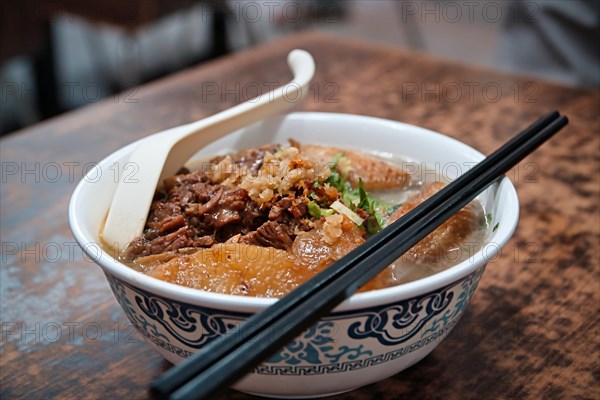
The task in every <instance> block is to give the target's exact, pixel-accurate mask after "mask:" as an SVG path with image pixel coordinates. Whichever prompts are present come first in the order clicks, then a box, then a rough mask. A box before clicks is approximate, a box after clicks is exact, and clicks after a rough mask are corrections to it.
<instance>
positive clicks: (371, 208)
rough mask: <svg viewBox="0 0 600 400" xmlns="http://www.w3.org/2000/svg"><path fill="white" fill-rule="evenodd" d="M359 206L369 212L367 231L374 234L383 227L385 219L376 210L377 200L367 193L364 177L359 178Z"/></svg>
mask: <svg viewBox="0 0 600 400" xmlns="http://www.w3.org/2000/svg"><path fill="white" fill-rule="evenodd" d="M358 197H359V202H358V208H362V209H363V210H365V211H366V212H368V213H369V217H368V218H367V219H366V220H365V222H364V224H363V225H364V227H365V229H366V230H367V233H369V234H371V235H373V234H375V233H377V232H379V231H380V230H381V229H383V219H382V218H381V217H380V216H378V213H377V212H376V211H375V201H374V200H372V199H371V198H370V197H369V195H368V194H367V192H366V190H365V188H364V185H363V181H362V179H360V178H359V179H358Z"/></svg>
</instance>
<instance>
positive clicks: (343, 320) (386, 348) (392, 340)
mask: <svg viewBox="0 0 600 400" xmlns="http://www.w3.org/2000/svg"><path fill="white" fill-rule="evenodd" d="M483 270H484V268H483V267H482V268H480V269H478V270H477V271H475V272H474V273H472V274H470V275H469V276H467V277H465V278H463V279H461V280H460V281H458V282H455V283H453V284H450V285H447V286H445V287H442V288H440V289H437V290H435V291H432V292H429V293H426V294H424V295H421V296H418V297H414V298H411V299H407V300H402V301H398V302H395V303H393V304H385V305H381V306H377V307H371V308H366V309H362V310H358V311H352V312H340V313H333V314H330V315H329V316H327V317H325V318H323V319H322V320H320V321H319V322H318V323H316V324H314V325H312V326H311V327H310V328H308V329H307V330H305V331H304V332H303V333H302V334H301V335H300V336H298V337H297V338H296V339H294V340H292V341H291V342H289V343H288V344H287V345H286V346H284V347H283V348H282V349H281V350H280V351H279V352H277V353H276V354H274V355H273V356H271V357H270V358H269V359H268V360H266V361H265V362H264V363H263V364H261V365H260V366H258V367H256V368H255V369H254V371H253V372H254V373H256V374H261V375H312V374H321V373H336V372H343V371H352V370H356V369H362V368H366V367H369V366H372V365H377V364H382V363H387V362H390V361H392V360H395V359H397V358H399V357H403V356H406V355H408V354H410V353H412V352H414V351H416V350H420V349H422V348H424V347H426V346H428V345H429V344H432V342H434V341H436V340H439V339H441V338H443V337H444V336H445V335H446V334H447V333H448V332H449V331H450V330H451V329H452V328H453V327H454V325H456V323H457V322H458V320H459V318H460V316H461V315H462V314H463V312H464V311H465V309H466V306H467V304H468V303H469V300H470V299H471V297H472V296H473V293H474V292H475V288H476V287H477V284H478V282H479V280H480V278H481V275H482V274H483ZM107 278H108V281H109V283H110V286H111V289H112V291H113V292H114V294H115V296H116V298H117V300H118V302H119V303H120V304H121V306H122V307H123V309H124V310H125V313H126V314H127V317H128V318H129V320H130V321H131V322H132V324H133V325H134V326H135V327H136V329H137V330H138V331H139V332H141V333H142V334H143V335H144V336H145V337H146V338H148V339H149V341H150V342H151V343H152V344H154V345H155V346H157V347H159V348H160V349H164V350H166V351H168V352H170V353H172V354H174V355H176V356H177V357H179V358H187V357H189V356H190V355H192V354H193V353H194V352H195V351H196V350H197V349H199V348H201V347H202V346H204V345H205V344H206V343H208V342H210V341H211V340H215V339H216V338H218V337H220V336H222V335H225V334H226V333H229V334H235V332H236V329H237V327H239V326H240V324H241V323H242V322H243V321H244V320H245V319H247V318H248V317H249V314H243V313H236V312H226V311H223V310H216V309H211V308H208V307H202V306H197V305H192V304H187V303H183V302H179V301H175V300H171V299H167V298H164V297H161V296H158V295H154V294H152V293H149V292H146V291H144V290H142V289H139V288H136V287H133V286H132V285H130V284H128V283H126V282H124V281H122V280H120V279H117V278H115V277H114V276H112V275H110V274H107Z"/></svg>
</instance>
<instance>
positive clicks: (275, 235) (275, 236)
mask: <svg viewBox="0 0 600 400" xmlns="http://www.w3.org/2000/svg"><path fill="white" fill-rule="evenodd" d="M293 234H294V233H293V231H291V229H290V227H288V226H287V225H283V224H280V223H277V222H275V221H268V222H265V223H264V224H262V225H261V226H260V227H259V228H258V229H257V230H255V231H254V232H250V233H249V234H247V235H245V236H242V237H241V238H240V243H246V244H254V245H257V246H263V247H275V248H276V249H282V250H287V249H289V248H290V247H291V246H292V243H293V242H294V239H293Z"/></svg>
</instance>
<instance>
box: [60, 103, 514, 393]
mask: <svg viewBox="0 0 600 400" xmlns="http://www.w3.org/2000/svg"><path fill="white" fill-rule="evenodd" d="M174 129H178V128H174ZM290 137H292V138H295V139H297V140H299V141H300V142H304V143H321V144H332V145H336V146H338V147H345V148H355V149H365V150H369V151H373V152H380V153H385V154H394V155H404V156H407V157H408V160H418V161H415V163H419V164H421V165H422V166H426V168H425V172H427V171H429V172H428V173H429V174H433V173H434V174H438V175H439V176H438V177H436V178H438V179H440V178H441V179H445V178H448V179H453V178H455V177H456V176H458V175H459V174H460V173H462V172H464V171H465V170H466V169H468V168H470V167H472V166H473V164H474V163H476V162H477V161H479V160H481V159H482V158H483V155H482V154H481V153H479V152H477V151H476V150H474V149H473V148H471V147H469V146H467V145H465V144H463V143H461V142H459V141H456V140H454V139H451V138H449V137H447V136H444V135H441V134H439V133H435V132H432V131H429V130H426V129H423V128H419V127H416V126H412V125H407V124H404V123H400V122H394V121H389V120H383V119H377V118H370V117H364V116H357V115H347V114H329V113H292V114H288V115H285V116H280V117H276V118H272V119H269V120H266V121H262V122H259V123H256V124H254V125H252V126H249V127H246V128H244V129H241V130H239V131H236V132H234V133H232V134H231V135H228V136H227V137H225V138H223V139H221V140H219V141H218V142H214V143H213V144H211V145H210V146H208V147H206V148H204V149H203V150H202V151H200V152H199V153H198V155H197V156H198V157H202V156H204V157H206V156H208V155H214V154H217V153H223V152H227V151H232V150H235V149H244V148H249V147H255V146H258V145H262V144H266V143H286V142H287V140H288V138H290ZM133 145H134V144H132V145H129V146H126V147H124V148H122V149H120V150H118V151H116V152H115V153H113V154H111V155H110V156H108V157H106V158H105V159H104V160H103V161H102V162H100V163H99V164H98V167H97V168H96V169H94V170H92V171H90V175H88V176H86V177H85V178H84V179H83V180H82V181H81V182H80V183H79V185H78V186H77V188H76V190H75V192H74V193H73V197H72V199H71V202H70V205H69V220H70V225H71V229H72V231H73V234H74V236H75V238H76V240H77V241H78V242H79V244H80V245H81V247H82V248H83V249H84V251H85V252H86V253H87V255H88V256H89V257H91V258H92V259H93V260H94V261H95V262H96V263H97V264H98V265H99V266H100V267H101V268H102V269H103V271H104V273H105V275H106V278H107V280H108V283H109V285H110V287H111V289H112V291H113V293H114V295H115V297H116V299H117V301H118V302H119V304H120V305H121V307H122V308H123V311H124V312H125V314H126V315H127V317H128V318H129V320H130V321H131V323H132V324H133V325H134V326H135V328H136V329H137V330H138V331H139V332H140V333H141V334H142V335H143V336H144V337H145V338H146V339H147V341H148V343H149V344H150V346H152V347H153V348H154V349H155V350H156V351H158V352H159V353H160V354H161V355H162V356H163V357H164V358H166V359H167V360H169V361H170V362H172V363H177V362H179V361H181V360H183V359H185V358H186V357H189V356H190V355H191V354H193V353H194V352H196V351H198V349H200V348H202V346H204V345H205V344H206V343H207V342H209V341H211V340H212V339H215V338H217V337H219V336H220V335H223V334H224V333H225V332H226V331H227V330H229V329H232V328H235V327H237V326H239V324H240V323H242V322H243V321H244V320H245V319H246V318H247V317H248V316H249V315H251V314H253V313H255V312H257V311H260V310H263V309H264V308H266V307H268V306H269V305H271V304H273V303H274V302H275V301H276V299H265V298H255V297H243V296H233V295H223V294H215V293H208V292H203V291H200V290H196V289H191V288H186V287H181V286H177V285H174V284H170V283H166V282H163V281H160V280H158V279H155V278H151V277H149V276H146V275H144V274H142V273H140V272H137V271H135V270H133V269H131V268H129V267H127V266H126V265H124V264H122V263H120V262H118V261H117V260H115V259H114V258H113V257H112V256H111V255H110V254H108V253H106V252H104V251H103V250H102V249H101V247H100V246H99V244H98V242H99V231H100V226H101V224H102V221H103V219H104V218H105V215H106V212H107V210H108V208H109V205H110V200H111V197H112V195H113V192H114V190H115V186H116V182H115V179H114V178H115V171H117V170H120V171H122V172H127V165H126V163H127V157H128V154H129V153H130V152H131V151H132V149H133ZM415 165H416V164H415ZM479 199H480V201H481V202H482V204H483V205H484V206H485V208H486V212H489V213H491V214H492V216H493V221H492V226H494V225H496V223H497V222H498V221H499V222H500V223H499V225H498V227H497V229H496V230H495V231H493V232H492V231H491V230H490V232H489V235H488V238H487V239H486V244H485V245H484V246H483V247H482V249H481V250H480V251H479V252H477V253H476V254H475V255H474V256H472V257H470V258H469V259H468V260H466V261H463V262H461V263H459V264H457V265H455V266H453V267H451V268H449V269H447V270H444V271H442V272H439V273H437V274H434V275H432V276H429V277H426V278H423V279H420V280H417V281H414V282H410V283H407V284H403V285H400V286H396V287H391V288H387V289H382V290H376V291H371V292H365V293H359V294H356V295H354V296H352V297H351V298H350V299H348V300H346V301H345V302H343V303H342V304H340V305H339V306H338V307H337V308H335V309H334V310H333V311H332V312H331V313H330V314H329V315H327V316H326V317H324V318H322V319H321V320H319V321H318V323H316V324H314V325H313V326H312V327H311V328H310V329H308V330H306V331H305V332H304V333H302V334H301V335H300V336H298V337H297V338H296V339H295V340H294V341H292V342H290V343H289V344H287V345H286V346H285V347H283V348H282V349H281V350H279V351H278V352H277V353H276V354H275V355H273V356H272V357H271V358H270V359H268V360H266V361H265V362H264V363H262V364H261V365H260V366H258V367H257V368H255V369H254V370H253V371H252V372H251V373H250V374H248V375H247V376H246V377H245V378H243V379H242V380H240V381H239V382H237V383H236V384H235V386H234V388H235V389H237V390H241V391H244V392H249V393H253V394H259V395H263V396H274V397H287V398H294V397H321V396H325V395H330V394H335V393H340V392H344V391H348V390H352V389H354V388H358V387H361V386H363V385H367V384H370V383H373V382H376V381H379V380H382V379H385V378H387V377H389V376H391V375H394V374H397V373H399V372H400V371H402V370H404V369H406V368H407V367H409V366H411V365H413V364H415V363H416V362H418V361H419V360H421V359H422V358H423V357H425V356H426V355H427V354H429V353H430V352H431V351H432V350H433V349H434V348H435V347H436V346H438V345H439V344H440V343H441V342H442V339H444V337H446V336H447V335H448V333H449V332H450V331H451V329H452V328H453V327H454V326H455V325H456V324H457V323H458V321H459V319H460V317H461V315H462V314H463V313H464V312H465V310H466V308H467V305H468V304H469V301H470V300H471V297H472V296H473V293H474V292H475V289H476V287H477V284H478V282H479V280H480V279H481V276H482V274H483V272H484V268H485V264H486V262H487V261H488V260H490V259H491V258H493V257H495V256H496V255H497V253H498V252H499V251H500V250H501V247H502V246H503V245H504V244H505V243H506V242H507V240H508V239H509V238H510V236H511V235H512V233H513V231H514V229H515V227H516V224H517V219H518V210H519V205H518V199H517V196H516V193H515V189H514V187H513V185H512V184H511V183H510V181H509V180H508V179H504V180H502V181H501V182H500V183H498V184H496V185H494V186H493V187H490V188H488V189H487V190H486V191H485V192H484V193H482V194H481V195H480V196H479ZM264 340H268V338H265V339H264ZM132 367H133V366H132ZM432 379H434V377H432Z"/></svg>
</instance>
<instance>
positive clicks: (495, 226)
mask: <svg viewBox="0 0 600 400" xmlns="http://www.w3.org/2000/svg"><path fill="white" fill-rule="evenodd" d="M499 226H500V222H496V225H494V227H493V228H492V232H496V230H497V229H498V227H499Z"/></svg>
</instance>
